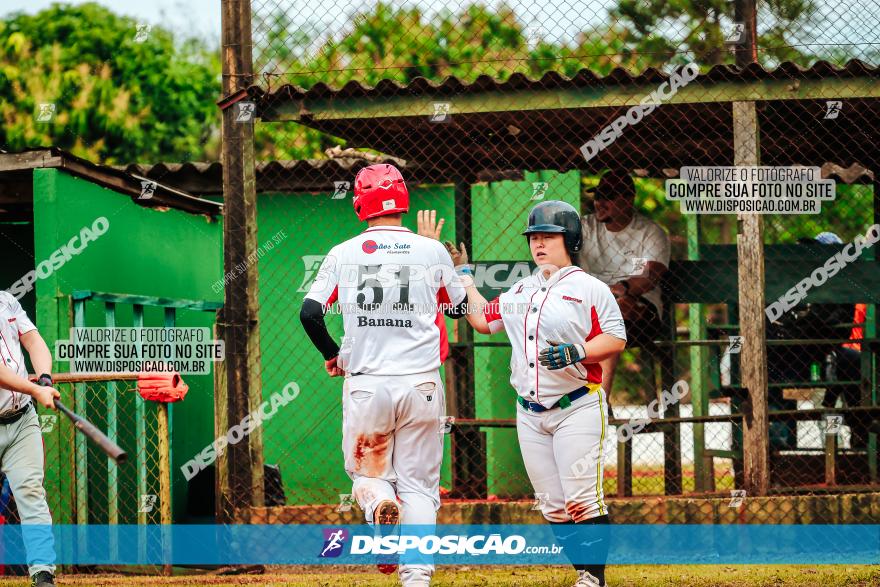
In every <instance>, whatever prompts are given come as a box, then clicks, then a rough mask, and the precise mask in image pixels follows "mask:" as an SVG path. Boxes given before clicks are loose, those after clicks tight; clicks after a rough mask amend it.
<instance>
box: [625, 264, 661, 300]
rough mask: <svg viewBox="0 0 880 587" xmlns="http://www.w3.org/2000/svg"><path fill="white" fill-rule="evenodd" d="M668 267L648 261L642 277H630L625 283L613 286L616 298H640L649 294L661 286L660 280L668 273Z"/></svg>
mask: <svg viewBox="0 0 880 587" xmlns="http://www.w3.org/2000/svg"><path fill="white" fill-rule="evenodd" d="M666 271H667V267H666V265H664V264H663V263H659V262H657V261H648V262H647V263H646V264H645V269H644V271H643V272H642V274H641V275H637V276H633V277H628V278H626V279H625V280H623V281H620V282H618V283H615V284H614V285H612V286H611V293H613V294H614V297H616V298H620V297H623V296H625V295H630V296H640V295H642V294H645V293H648V292H649V291H651V290H653V289H654V288H655V287H657V286H658V285H659V284H660V278H662V277H663V274H664V273H666Z"/></svg>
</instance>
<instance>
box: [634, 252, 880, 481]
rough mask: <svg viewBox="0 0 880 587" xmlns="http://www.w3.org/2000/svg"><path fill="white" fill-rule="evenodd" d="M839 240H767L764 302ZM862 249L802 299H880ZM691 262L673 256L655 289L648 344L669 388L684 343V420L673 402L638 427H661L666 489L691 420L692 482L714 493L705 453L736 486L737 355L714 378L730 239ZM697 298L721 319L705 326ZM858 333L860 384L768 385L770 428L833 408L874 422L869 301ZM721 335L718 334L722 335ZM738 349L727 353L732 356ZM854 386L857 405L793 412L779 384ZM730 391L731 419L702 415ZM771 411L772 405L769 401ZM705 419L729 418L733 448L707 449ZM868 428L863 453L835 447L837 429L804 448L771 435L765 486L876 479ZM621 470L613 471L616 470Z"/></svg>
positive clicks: (741, 395) (723, 329) (873, 266)
mask: <svg viewBox="0 0 880 587" xmlns="http://www.w3.org/2000/svg"><path fill="white" fill-rule="evenodd" d="M842 248H843V246H842V245H841V246H833V245H832V246H829V245H818V244H816V245H813V244H797V245H766V246H765V248H764V251H765V274H766V303H767V304H769V303H771V302H773V301H775V300H776V299H777V298H779V297H780V296H782V295H783V294H784V293H785V292H786V291H787V290H788V289H789V288H791V287H793V286H794V285H795V284H796V283H798V282H799V281H800V280H802V279H803V278H804V277H806V276H808V275H810V274H811V273H812V272H813V270H814V269H815V268H816V267H818V266H820V265H822V264H823V263H824V262H825V260H826V259H827V258H829V257H830V256H831V255H833V254H835V253H837V252H838V251H840V250H841V249H842ZM868 253H870V249H866V250H865V251H863V253H862V258H861V259H859V260H858V261H856V262H854V263H852V264H850V265H848V266H847V267H845V268H844V269H842V270H841V271H840V272H839V273H838V274H837V275H836V276H835V277H834V278H832V279H831V280H829V281H827V282H826V283H825V284H824V285H822V286H821V287H815V288H813V289H811V290H810V291H809V292H808V295H807V297H806V299H805V300H804V301H806V302H811V303H837V304H841V303H846V304H850V303H851V304H855V303H857V302H863V303H868V304H876V303H878V300H880V289H878V286H880V267H878V264H877V263H876V262H874V261H873V259H870V258H869V257H868ZM699 257H700V258H699V259H698V260H675V261H672V262H671V263H670V267H669V271H668V272H667V273H666V275H665V276H664V279H663V281H662V284H661V287H662V290H663V296H664V303H665V305H664V316H663V320H664V332H665V333H666V336H665V337H664V339H662V340H657V341H655V343H654V345H653V346H652V347H650V348H648V349H647V350H648V351H649V353H650V354H651V356H652V360H653V361H654V363H655V365H656V368H657V369H658V370H659V371H660V381H661V386H662V389H670V387H669V386H671V385H672V384H673V383H674V382H675V381H676V380H677V379H679V378H681V377H682V376H684V375H683V373H681V370H678V369H676V368H675V366H676V365H677V364H682V361H681V358H680V357H681V353H682V351H683V350H685V349H686V350H687V354H688V355H689V361H686V362H685V364H689V366H690V382H691V383H690V388H691V393H692V399H691V401H692V405H693V417H692V418H679V417H678V409H677V406H672V407H671V409H668V410H667V412H666V417H664V419H663V420H658V421H657V422H655V423H652V424H651V425H649V426H646V427H645V429H644V430H643V431H642V433H647V432H657V431H662V432H663V434H664V461H665V466H664V481H665V493H666V494H667V495H672V494H677V493H681V489H682V479H681V450H680V442H679V438H680V425H681V424H682V423H685V422H691V423H693V425H694V430H693V435H694V468H695V489H696V490H697V491H705V492H712V491H714V490H715V486H714V482H715V477H714V463H713V461H714V459H715V458H730V459H732V461H733V465H734V473H735V480H736V485H737V486H738V487H739V486H741V484H742V471H743V468H742V428H741V427H739V426H737V425H736V422H737V421H741V420H740V419H741V418H742V414H747V413H748V411H749V406H748V391H747V390H746V389H744V388H743V387H742V386H740V385H738V384H737V383H736V381H737V379H738V369H737V368H736V367H737V364H736V363H737V362H736V360H734V361H732V369H731V377H732V381H733V382H732V383H730V384H727V385H722V384H721V382H720V381H719V378H718V373H719V371H720V369H719V362H720V357H721V355H722V354H723V353H724V352H725V350H726V348H727V347H728V345H729V340H728V338H727V335H735V334H738V325H737V322H738V320H737V303H738V287H737V275H738V268H737V248H736V245H701V246H700V249H699ZM676 304H690V306H691V307H690V309H691V312H689V318H688V321H689V322H688V328H687V332H686V333H685V334H687V338H685V339H680V338H679V334H680V332H679V330H678V329H677V328H676V320H675V311H676V306H675V305H676ZM706 304H726V305H727V307H728V317H729V322H730V324H715V325H712V326H711V327H710V326H709V325H707V324H706V312H705V311H704V310H705V305H706ZM864 328H865V339H864V341H863V342H862V352H861V378H860V380H859V381H833V382H827V381H820V382H815V381H807V380H803V381H785V382H776V383H770V384H769V386H768V387H769V396H770V397H769V403H770V406H771V410H770V426H771V430H772V429H773V428H774V426H777V427H778V426H779V425H783V426H785V425H795V424H794V423H795V422H797V421H824V419H825V418H824V417H825V415H826V414H831V413H833V414H841V415H843V416H844V422H847V421H851V420H852V419H853V418H860V419H876V418H878V417H880V409H878V408H877V394H876V382H877V365H876V361H875V355H876V352H877V338H876V314H875V311H874V306H873V305H869V311H868V319H867V321H866V324H865V326H864ZM722 333H723V334H724V336H721V335H722ZM844 342H847V340H845V339H840V340H833V339H832V340H770V341H768V342H767V344H768V346H774V345H783V344H787V345H791V344H797V345H802V346H806V345H811V344H813V345H815V344H823V345H829V344H833V345H838V344H841V343H844ZM736 356H737V355H731V357H736ZM852 385H858V386H859V387H860V392H861V405H860V406H859V407H852V406H847V407H842V408H836V409H821V408H820V409H812V410H797V405H796V401H795V400H792V399H786V398H785V397H784V394H783V390H785V391H786V392H793V391H796V390H805V389H814V388H825V389H826V390H829V389H831V388H834V387H844V386H852ZM717 397H729V398H730V401H731V415H730V416H709V410H708V406H709V400H710V398H717ZM774 407H775V408H776V409H773V408H774ZM710 422H732V423H734V425H733V446H732V447H731V449H730V450H717V449H715V450H713V449H708V448H706V438H705V424H707V423H710ZM876 440H877V439H876V434H875V433H869V434H868V443H867V448H866V450H862V451H841V450H840V449H839V447H838V446H837V435H832V434H827V435H825V442H824V447H823V448H822V449H818V450H816V449H808V448H800V447H797V446H782V445H781V443H780V442H779V439H778V437H777V436H774V434H772V433H771V438H770V471H771V479H770V486H771V488H773V490H774V491H780V492H782V491H793V490H797V489H798V486H816V485H820V486H821V485H825V486H833V485H838V484H845V485H849V486H867V485H876V484H877V482H878V479H877V442H876ZM631 451H632V446H631V443H622V445H620V446H619V447H618V466H619V472H618V475H619V483H618V494H619V495H621V496H628V495H632V476H631V471H632V465H631V462H632V454H631ZM621 475H622V476H621Z"/></svg>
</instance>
